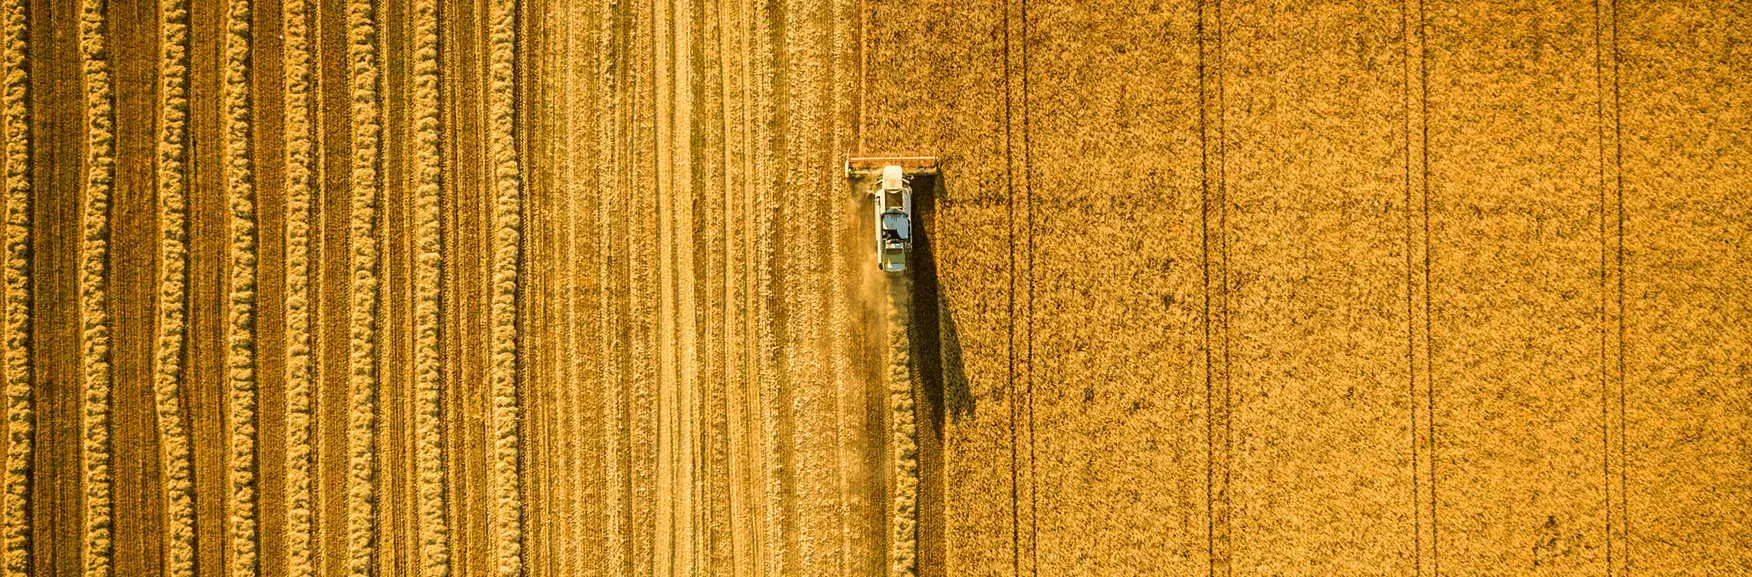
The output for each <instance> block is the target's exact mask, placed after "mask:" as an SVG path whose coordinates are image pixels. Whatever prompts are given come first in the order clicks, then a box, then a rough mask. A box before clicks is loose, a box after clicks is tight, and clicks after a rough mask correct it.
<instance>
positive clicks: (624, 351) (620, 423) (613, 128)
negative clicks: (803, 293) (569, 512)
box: [595, 0, 633, 576]
mask: <svg viewBox="0 0 1752 577" xmlns="http://www.w3.org/2000/svg"><path fill="white" fill-rule="evenodd" d="M610 1H611V0H603V1H599V2H597V3H596V8H597V11H598V13H599V14H600V15H601V16H600V17H601V22H600V23H599V25H598V26H597V28H596V34H597V43H596V46H597V53H598V55H599V58H607V59H609V63H608V73H605V74H598V75H597V93H598V94H612V95H613V97H612V98H603V99H602V100H601V102H600V103H599V104H598V105H597V106H598V108H597V115H598V118H602V119H612V120H610V121H605V122H600V123H599V124H598V125H597V129H596V130H597V133H596V140H597V146H598V147H599V149H600V150H602V151H605V152H606V154H607V155H608V159H607V161H606V162H599V163H597V168H596V180H597V182H598V183H599V186H600V187H601V188H602V191H601V193H600V196H601V197H602V201H600V202H598V203H597V205H596V218H597V222H599V223H602V224H603V226H598V227H597V228H596V234H595V249H596V250H595V253H596V254H598V255H600V257H599V258H598V259H597V274H598V275H599V276H600V278H602V279H603V283H604V290H603V291H602V292H601V293H600V295H599V296H598V298H597V303H596V305H597V306H596V317H597V324H598V326H601V327H602V330H603V334H604V335H605V336H606V335H616V336H615V338H603V339H602V340H601V341H600V342H599V343H598V346H597V353H598V354H599V355H601V357H602V359H603V373H602V383H603V390H602V422H603V437H604V438H603V465H604V467H603V468H604V469H605V470H604V475H605V477H606V480H605V483H604V491H603V496H604V501H605V502H604V504H603V512H604V516H605V525H606V533H607V539H606V543H605V549H606V554H605V555H604V557H605V559H606V561H607V563H606V565H607V573H608V574H609V575H616V576H627V575H631V574H632V571H633V568H632V565H631V555H630V553H629V549H630V548H631V545H632V544H631V541H630V539H629V538H630V536H631V533H632V519H631V515H630V513H629V511H630V509H629V507H628V503H627V501H628V500H629V499H630V498H631V496H632V477H631V475H630V474H629V471H630V469H631V463H630V458H631V457H630V454H631V453H630V450H629V448H628V440H627V431H628V428H629V427H630V426H631V406H630V405H629V404H628V402H627V394H626V387H625V386H624V383H623V381H622V374H621V371H622V369H623V368H624V367H626V366H628V365H629V364H630V362H629V359H628V357H627V356H626V355H628V354H630V352H631V347H622V348H620V349H618V350H617V349H616V347H615V345H617V344H621V342H622V339H621V338H620V335H622V334H624V331H623V330H622V328H621V327H622V325H623V322H622V319H624V318H625V316H624V314H623V313H622V311H624V308H623V307H625V306H626V305H627V302H626V299H625V298H622V295H621V294H620V291H619V290H618V289H619V288H620V287H624V286H626V285H625V284H624V283H625V281H626V280H627V278H628V275H629V274H630V273H629V272H625V271H624V269H617V268H616V263H624V262H626V259H625V258H624V257H625V256H626V255H625V249H624V248H618V247H620V246H621V243H619V242H617V239H616V235H617V233H620V234H623V237H622V240H624V228H622V227H624V226H625V224H624V221H625V219H622V218H614V217H615V216H617V215H615V214H613V212H614V209H615V208H622V209H623V210H624V208H625V202H626V191H627V190H628V189H629V185H628V183H627V180H626V179H627V178H628V171H625V170H621V168H622V167H623V166H624V164H625V162H626V158H627V156H628V155H627V152H626V150H625V148H626V134H625V127H626V126H627V122H626V114H627V113H626V108H625V107H624V106H621V103H623V102H625V101H626V78H627V66H626V63H625V51H624V50H622V49H621V48H622V47H624V46H625V27H624V26H619V25H617V24H618V23H619V22H620V21H621V18H622V15H621V13H619V12H617V11H616V9H620V10H624V9H625V8H622V7H620V6H617V5H614V4H610V3H609V2H610ZM617 201H618V203H617ZM609 223H613V225H610V224H609ZM617 279H618V281H619V284H617Z"/></svg>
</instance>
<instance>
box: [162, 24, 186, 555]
mask: <svg viewBox="0 0 1752 577" xmlns="http://www.w3.org/2000/svg"><path fill="white" fill-rule="evenodd" d="M158 18H159V22H158V26H159V31H160V34H161V35H162V38H161V39H160V40H159V49H160V54H159V61H160V62H159V76H158V93H159V113H158V115H159V116H158V121H159V125H158V166H157V170H156V173H157V178H158V191H157V196H158V227H159V233H158V235H159V236H158V271H157V274H158V279H157V280H158V303H157V305H158V323H157V325H156V328H155V331H156V333H157V334H156V335H155V340H156V341H157V342H156V345H155V346H156V349H155V353H154V357H155V366H154V370H153V377H152V378H153V397H154V403H155V406H156V414H157V420H158V444H159V459H160V460H161V465H160V466H162V467H163V470H164V472H163V483H164V489H163V490H164V495H163V498H164V518H163V521H164V529H165V544H164V570H165V573H166V574H168V575H170V576H171V577H193V576H194V574H195V503H194V500H195V488H194V472H193V468H192V467H193V465H192V462H191V450H192V439H191V438H190V437H189V430H188V425H187V424H186V420H187V416H186V413H185V411H184V410H183V406H182V389H183V386H184V380H183V379H184V373H183V355H184V354H185V350H184V347H185V346H186V336H187V333H188V325H187V324H186V323H187V320H186V316H187V312H188V267H189V254H188V234H189V228H188V227H189V225H188V168H189V167H188V116H189V0H167V1H165V2H163V3H161V4H160V5H159V13H158Z"/></svg>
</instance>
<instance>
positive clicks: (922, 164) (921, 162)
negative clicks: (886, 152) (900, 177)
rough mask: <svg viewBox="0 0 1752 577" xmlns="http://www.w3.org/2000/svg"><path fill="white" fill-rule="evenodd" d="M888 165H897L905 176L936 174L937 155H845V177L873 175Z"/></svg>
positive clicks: (879, 173) (876, 174)
mask: <svg viewBox="0 0 1752 577" xmlns="http://www.w3.org/2000/svg"><path fill="white" fill-rule="evenodd" d="M888 166H899V167H900V169H901V170H902V171H904V172H905V173H906V175H907V176H915V175H920V174H925V175H935V174H937V157H935V156H925V155H918V154H912V155H907V154H901V155H892V156H858V155H851V156H847V157H846V178H851V179H857V178H862V177H873V176H879V175H881V174H882V169H883V168H884V167H888Z"/></svg>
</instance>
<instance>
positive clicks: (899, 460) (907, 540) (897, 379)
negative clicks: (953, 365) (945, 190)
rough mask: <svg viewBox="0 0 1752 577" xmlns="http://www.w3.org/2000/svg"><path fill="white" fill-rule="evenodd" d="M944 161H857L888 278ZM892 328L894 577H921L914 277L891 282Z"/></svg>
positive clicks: (879, 262) (902, 262)
mask: <svg viewBox="0 0 1752 577" xmlns="http://www.w3.org/2000/svg"><path fill="white" fill-rule="evenodd" d="M937 173H938V172H937V159H936V158H935V157H930V156H881V157H850V158H847V159H846V178H847V179H849V180H851V183H852V190H853V191H855V192H856V193H859V194H869V195H870V196H871V199H872V201H873V202H872V204H873V205H875V212H874V216H875V221H874V223H873V224H874V226H872V227H871V228H873V229H875V232H876V234H875V239H876V247H875V249H876V251H875V252H876V266H877V267H878V268H880V269H881V270H883V271H884V272H888V273H902V272H905V271H906V265H907V260H908V259H907V256H908V253H909V252H911V251H912V248H913V240H914V233H915V232H916V229H915V227H914V223H913V214H914V213H913V189H912V183H911V181H912V179H913V177H915V176H919V175H930V176H935V175H937ZM886 284H888V291H887V292H888V295H889V302H888V323H887V333H888V335H887V337H888V338H887V339H885V340H886V342H887V345H888V350H887V351H885V353H886V354H885V355H884V357H885V358H886V365H887V370H886V371H884V379H885V381H886V382H885V383H884V384H885V385H886V389H887V391H886V392H887V393H888V394H887V397H888V419H887V427H886V428H887V435H886V439H887V442H886V447H885V448H886V453H887V454H888V457H887V462H888V467H889V474H888V484H887V487H886V488H887V494H888V507H887V521H888V523H887V525H888V552H887V558H888V577H913V576H914V575H916V574H917V570H918V527H919V508H918V494H919V449H918V424H917V419H916V418H915V417H916V407H917V401H918V397H917V395H916V394H915V389H914V387H915V383H914V379H913V378H912V343H911V340H910V337H909V335H910V333H911V331H910V330H909V323H910V322H911V316H912V315H911V312H912V282H911V279H910V278H909V275H905V274H891V275H889V276H888V282H887V283H886Z"/></svg>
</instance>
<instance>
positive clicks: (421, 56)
mask: <svg viewBox="0 0 1752 577" xmlns="http://www.w3.org/2000/svg"><path fill="white" fill-rule="evenodd" d="M413 9H414V14H413V18H414V23H413V26H414V63H413V76H414V78H413V124H414V126H413V129H414V143H413V144H414V163H415V165H416V166H415V167H414V170H415V171H416V173H415V175H416V176H415V179H416V180H415V183H414V202H413V213H414V214H413V220H414V263H413V264H414V315H413V316H414V318H413V322H414V327H413V329H414V330H413V333H414V443H415V447H414V459H415V460H416V462H415V465H414V466H415V470H416V477H417V478H416V480H415V492H416V493H417V494H418V496H419V513H418V514H419V529H418V531H419V545H418V547H419V556H420V574H421V575H423V576H424V577H445V576H447V575H449V574H450V557H451V555H450V525H449V520H448V518H447V516H446V510H447V495H446V493H445V485H446V482H445V479H446V477H447V475H448V471H447V469H446V467H445V462H444V415H443V411H444V398H443V395H444V357H443V355H444V352H443V349H442V340H441V334H440V326H441V320H442V319H441V318H440V315H441V311H442V308H441V305H442V302H441V301H440V299H441V298H442V294H441V288H440V286H441V282H442V279H443V274H444V271H443V267H444V257H443V250H444V237H443V223H442V216H441V214H440V209H439V205H440V200H441V199H440V196H441V195H442V194H443V186H442V185H443V182H442V180H441V179H442V178H443V177H442V173H441V170H442V167H443V158H444V156H443V150H442V147H443V126H442V124H441V122H442V121H441V120H440V118H439V95H438V80H439V78H438V24H439V22H438V18H439V17H438V2H437V0H414V6H413Z"/></svg>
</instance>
